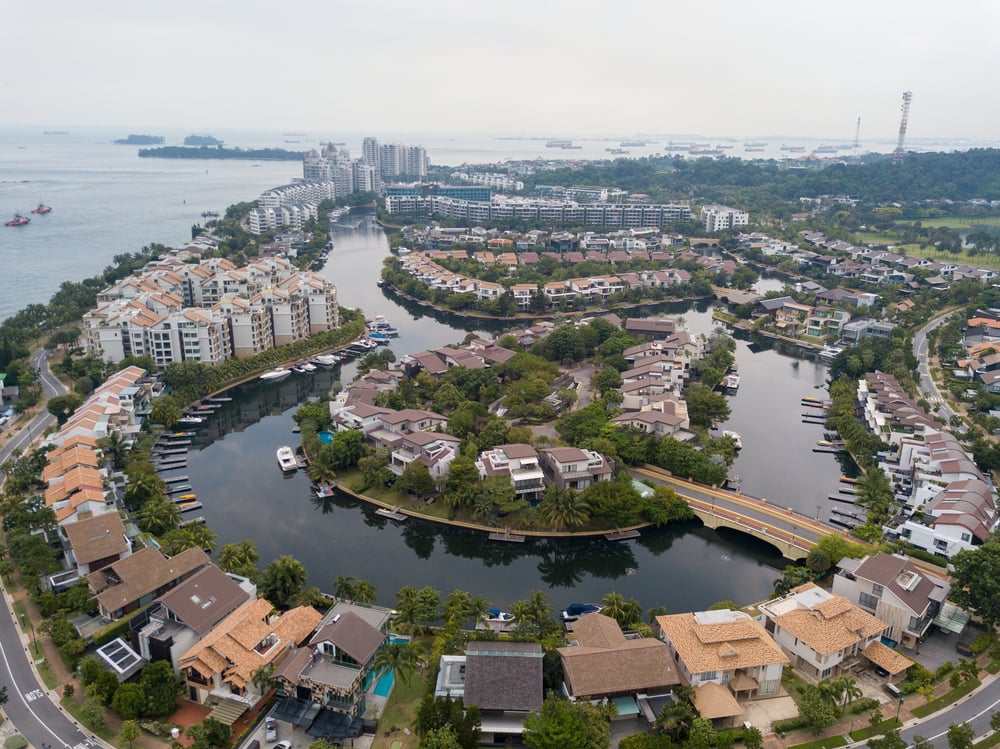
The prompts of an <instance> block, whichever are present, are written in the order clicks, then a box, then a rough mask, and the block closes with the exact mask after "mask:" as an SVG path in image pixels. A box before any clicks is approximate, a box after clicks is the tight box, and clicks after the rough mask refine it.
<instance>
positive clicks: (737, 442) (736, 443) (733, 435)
mask: <svg viewBox="0 0 1000 749" xmlns="http://www.w3.org/2000/svg"><path fill="white" fill-rule="evenodd" d="M722 436H723V437H729V439H731V440H732V441H733V447H735V448H736V449H737V450H742V449H743V440H742V438H741V437H740V433H739V432H730V431H728V430H727V431H724V432H723V433H722Z"/></svg>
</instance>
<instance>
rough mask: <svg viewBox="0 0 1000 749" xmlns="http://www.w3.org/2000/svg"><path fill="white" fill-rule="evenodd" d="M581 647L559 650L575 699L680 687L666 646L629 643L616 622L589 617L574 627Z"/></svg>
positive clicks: (600, 616) (640, 641)
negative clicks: (676, 685)
mask: <svg viewBox="0 0 1000 749" xmlns="http://www.w3.org/2000/svg"><path fill="white" fill-rule="evenodd" d="M573 633H574V634H575V635H576V638H577V642H578V643H579V644H578V645H575V646H571V647H564V648H559V649H558V650H559V655H560V656H561V657H562V662H563V671H564V672H565V676H566V684H567V687H568V688H569V691H570V694H571V695H572V696H574V697H583V696H590V695H607V694H623V693H628V692H639V691H643V690H650V689H659V688H666V687H670V686H673V685H675V684H679V683H680V679H679V678H678V676H677V672H676V671H675V669H674V664H673V661H672V660H671V658H670V651H669V649H668V648H667V645H666V643H664V642H661V641H660V640H656V639H653V638H651V637H643V638H640V639H626V638H625V635H624V634H622V631H621V628H620V627H619V626H618V623H617V622H615V620H614V619H612V618H611V617H608V616H604V615H603V614H587V615H586V616H583V617H581V618H580V619H579V620H577V621H576V622H574V623H573Z"/></svg>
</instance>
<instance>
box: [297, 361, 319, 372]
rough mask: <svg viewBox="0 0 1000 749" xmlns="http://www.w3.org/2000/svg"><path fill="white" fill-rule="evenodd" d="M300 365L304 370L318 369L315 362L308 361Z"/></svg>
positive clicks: (312, 370) (313, 370)
mask: <svg viewBox="0 0 1000 749" xmlns="http://www.w3.org/2000/svg"><path fill="white" fill-rule="evenodd" d="M299 367H300V368H301V369H302V371H303V372H315V371H316V365H315V364H313V363H312V362H306V363H305V364H300V365H299Z"/></svg>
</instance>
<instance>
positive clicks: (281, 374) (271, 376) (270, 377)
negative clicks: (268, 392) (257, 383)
mask: <svg viewBox="0 0 1000 749" xmlns="http://www.w3.org/2000/svg"><path fill="white" fill-rule="evenodd" d="M291 373H292V370H290V369H285V368H284V367H275V368H274V369H272V370H271V371H269V372H265V373H264V374H262V375H261V376H260V379H261V380H263V381H264V382H277V381H278V380H283V379H285V378H286V377H288V376H289V375H290V374H291Z"/></svg>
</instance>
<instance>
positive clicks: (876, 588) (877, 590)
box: [872, 583, 885, 598]
mask: <svg viewBox="0 0 1000 749" xmlns="http://www.w3.org/2000/svg"><path fill="white" fill-rule="evenodd" d="M883 590H885V588H883V587H882V586H881V585H879V584H878V583H874V584H873V585H872V595H873V596H875V597H876V598H881V597H882V591H883Z"/></svg>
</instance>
